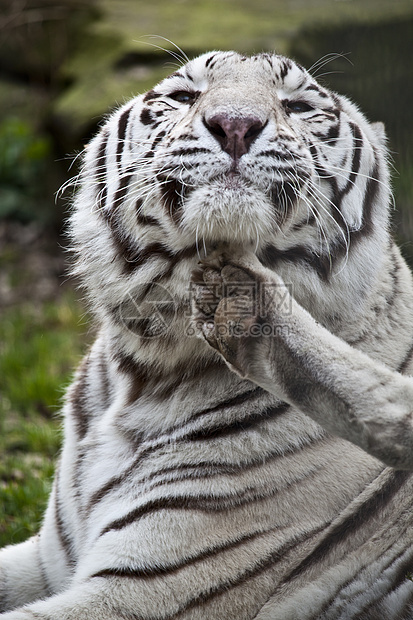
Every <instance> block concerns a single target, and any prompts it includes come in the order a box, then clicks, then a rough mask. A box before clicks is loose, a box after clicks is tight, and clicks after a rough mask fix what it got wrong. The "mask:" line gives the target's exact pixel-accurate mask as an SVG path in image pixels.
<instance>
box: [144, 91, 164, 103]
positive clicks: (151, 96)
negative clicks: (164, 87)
mask: <svg viewBox="0 0 413 620" xmlns="http://www.w3.org/2000/svg"><path fill="white" fill-rule="evenodd" d="M159 97H162V93H156V92H155V91H154V90H149V91H148V92H147V93H146V95H145V96H144V98H143V100H144V101H152V100H153V99H158V98H159Z"/></svg>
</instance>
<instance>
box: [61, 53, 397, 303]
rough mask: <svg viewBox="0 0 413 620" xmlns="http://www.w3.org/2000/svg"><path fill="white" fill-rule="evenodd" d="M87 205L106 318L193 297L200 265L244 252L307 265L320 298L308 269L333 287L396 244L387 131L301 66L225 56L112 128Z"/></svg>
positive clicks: (94, 155) (83, 250) (90, 167)
mask: <svg viewBox="0 0 413 620" xmlns="http://www.w3.org/2000/svg"><path fill="white" fill-rule="evenodd" d="M75 204H76V209H75V211H74V214H73V217H72V230H73V236H74V239H75V243H76V245H77V248H78V253H79V256H80V259H79V261H78V264H77V273H79V274H80V275H81V276H82V277H83V278H84V280H86V285H87V288H88V290H89V292H90V294H91V296H92V297H94V298H95V299H97V298H99V300H100V301H99V303H100V306H105V305H110V306H111V307H117V306H119V304H121V303H122V300H124V298H125V291H128V290H129V288H130V286H131V282H133V283H134V286H136V285H137V284H139V282H144V283H148V282H154V281H156V282H163V283H164V282H169V280H170V279H171V278H173V277H175V278H176V282H177V283H176V284H174V285H173V289H174V290H173V292H174V294H175V293H177V294H178V295H181V297H182V296H184V292H183V289H182V290H180V289H179V287H180V286H181V288H182V287H183V286H184V284H183V282H185V283H187V281H188V273H190V270H191V269H193V267H194V265H195V264H196V262H197V260H198V258H199V256H200V255H201V254H205V253H207V254H208V253H209V252H210V251H212V250H213V249H214V248H217V247H218V248H219V247H220V246H226V247H228V246H231V245H234V246H237V247H240V246H241V247H243V246H245V247H247V246H248V247H249V248H253V250H254V251H255V252H256V253H257V255H258V257H259V258H260V259H261V260H262V262H263V263H264V264H266V265H267V266H270V267H273V266H275V263H277V261H278V264H281V265H284V264H294V265H295V266H297V265H303V264H304V267H305V269H304V270H302V271H303V273H304V276H303V277H302V281H303V286H307V288H308V275H307V273H306V272H305V270H306V269H307V270H308V269H310V270H311V269H313V270H314V269H315V271H316V272H317V274H316V275H318V276H319V277H320V278H323V277H324V278H325V277H327V276H328V274H329V273H330V271H331V270H332V269H334V267H335V265H336V264H341V263H342V262H343V260H344V259H347V258H348V254H349V247H351V246H352V245H354V246H356V245H358V246H359V247H362V244H358V243H356V242H358V241H359V240H360V239H361V238H363V239H365V240H367V239H370V240H373V241H372V243H373V245H374V243H384V239H385V235H382V236H381V231H385V230H387V227H388V223H387V221H388V204H389V175H388V167H387V163H386V145H385V138H384V134H383V129H382V126H381V125H380V124H374V123H373V124H370V123H369V122H368V121H367V120H366V118H365V117H364V116H363V115H362V113H361V112H360V111H359V110H358V108H357V107H356V106H355V105H354V104H353V103H351V102H350V101H349V100H348V99H347V98H345V97H343V96H339V95H337V94H336V93H333V92H331V91H330V90H328V89H327V88H325V87H324V86H321V85H319V84H318V83H317V82H316V81H315V79H314V78H313V77H312V76H311V75H310V74H309V73H308V72H307V71H306V70H305V69H304V68H303V67H301V66H300V65H299V64H297V63H295V62H293V61H292V60H290V59H288V58H285V57H283V56H279V55H275V54H274V55H272V54H259V55H257V56H253V57H245V56H242V55H239V54H237V53H235V52H212V53H208V54H204V55H202V56H200V57H198V58H196V59H194V60H193V61H191V62H189V63H188V64H186V65H185V66H182V67H181V68H180V69H179V70H178V71H176V72H175V73H173V74H172V75H171V76H169V77H168V78H166V79H164V80H163V81H162V82H161V83H160V84H158V85H157V86H155V87H154V88H153V89H152V90H150V91H149V92H147V93H146V94H144V95H141V96H138V97H136V98H134V99H133V100H132V101H129V102H128V103H126V104H125V105H124V106H122V107H121V108H120V109H119V110H117V111H115V112H114V113H113V114H112V115H111V116H110V117H109V118H108V120H107V121H106V122H105V123H104V125H103V126H102V128H101V130H100V132H99V134H98V135H97V136H96V137H95V138H94V139H93V140H92V142H91V143H90V145H89V146H88V147H87V149H86V154H85V158H84V167H83V172H82V174H81V190H80V192H78V195H77V198H76V203H75ZM380 239H381V241H380ZM366 243H367V241H366ZM367 255H368V256H370V257H371V256H373V255H374V251H372V249H371V247H370V248H369V251H368V252H366V253H365V256H364V255H360V256H358V257H357V258H356V259H355V260H354V264H356V263H357V264H358V265H359V267H358V269H359V271H360V282H361V280H362V278H364V277H365V275H366V270H367V269H368V268H369V269H370V270H374V269H375V265H374V261H372V260H371V258H370V259H367V258H365V257H367ZM368 260H369V261H370V263H369V264H370V267H367V262H368ZM185 261H186V263H185ZM183 263H185V264H187V268H186V270H185V269H184V268H183V266H182V265H183ZM277 269H278V266H277ZM340 269H342V267H340ZM298 272H299V270H297V273H298ZM281 275H283V276H284V274H283V273H282V274H281ZM294 277H297V278H298V277H299V276H298V275H294ZM179 279H180V280H179ZM352 279H353V280H354V282H355V285H354V286H355V288H356V287H358V288H360V286H361V284H360V286H359V284H358V283H357V277H356V276H354V273H353V275H352ZM178 281H180V282H181V284H178ZM346 286H347V285H346ZM146 290H147V289H145V287H143V288H142V291H143V292H142V295H144V292H145V291H146ZM303 296H304V295H303ZM335 303H336V302H335Z"/></svg>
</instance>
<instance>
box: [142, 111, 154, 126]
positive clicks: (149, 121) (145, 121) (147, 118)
mask: <svg viewBox="0 0 413 620" xmlns="http://www.w3.org/2000/svg"><path fill="white" fill-rule="evenodd" d="M139 118H140V121H141V123H142V125H153V123H154V122H155V121H154V119H153V118H152V114H151V111H150V110H148V108H144V109H143V110H142V112H141V115H140V117H139Z"/></svg>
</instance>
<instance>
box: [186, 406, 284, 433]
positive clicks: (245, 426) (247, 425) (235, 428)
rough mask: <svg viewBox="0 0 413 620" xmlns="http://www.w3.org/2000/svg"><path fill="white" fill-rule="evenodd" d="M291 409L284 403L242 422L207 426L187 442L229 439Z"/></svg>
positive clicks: (252, 415)
mask: <svg viewBox="0 0 413 620" xmlns="http://www.w3.org/2000/svg"><path fill="white" fill-rule="evenodd" d="M289 408H290V406H289V405H287V404H286V403H282V404H281V405H279V406H278V407H267V408H266V409H264V411H258V412H256V413H253V414H251V415H249V416H248V417H245V418H243V419H242V420H236V421H234V422H231V423H230V424H216V425H214V426H209V427H208V426H207V427H204V428H201V429H199V430H196V431H193V432H192V433H189V434H188V435H186V440H187V441H205V440H206V441H209V440H211V439H222V438H223V437H229V436H231V435H235V434H238V433H243V432H244V431H248V430H250V429H251V428H254V427H255V426H258V425H260V424H261V423H262V422H267V421H268V420H273V419H274V418H276V417H278V416H280V415H281V414H283V413H285V412H286V411H287V410H288V409H289Z"/></svg>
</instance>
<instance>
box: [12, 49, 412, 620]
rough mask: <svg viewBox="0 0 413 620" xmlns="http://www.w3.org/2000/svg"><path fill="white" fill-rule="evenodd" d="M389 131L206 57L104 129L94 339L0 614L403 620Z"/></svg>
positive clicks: (101, 619) (405, 416) (285, 63)
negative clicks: (36, 519) (44, 500)
mask: <svg viewBox="0 0 413 620" xmlns="http://www.w3.org/2000/svg"><path fill="white" fill-rule="evenodd" d="M387 159H388V151H387V145H386V138H385V135H384V129H383V126H382V125H381V124H380V123H370V122H368V121H367V119H366V118H365V116H364V115H363V114H362V113H361V112H360V111H359V110H358V108H357V107H356V106H355V105H354V104H353V103H351V102H350V101H349V100H348V99H347V98H345V97H343V96H341V95H338V94H336V93H334V92H331V91H330V90H328V89H327V88H326V87H325V86H323V85H320V84H318V83H317V82H316V80H315V79H314V78H313V77H312V76H311V75H310V74H309V73H308V72H307V71H306V70H305V69H304V68H303V67H301V66H300V65H298V64H297V63H295V62H294V61H292V60H290V59H288V58H285V57H283V56H279V55H275V54H259V55H257V56H252V57H245V56H241V55H239V54H237V53H235V52H211V53H208V54H204V55H202V56H200V57H198V58H195V59H194V60H192V61H191V62H188V64H186V65H184V66H182V67H181V68H180V69H179V70H178V71H176V72H175V73H174V74H172V75H171V76H170V77H169V78H167V79H165V80H163V81H162V82H161V83H160V84H158V85H157V86H155V87H154V88H153V89H152V90H150V91H149V92H148V93H146V94H144V95H141V96H138V97H136V98H134V99H132V100H131V101H129V102H128V103H126V104H125V105H124V106H122V107H121V108H119V109H118V110H116V111H115V112H114V113H113V114H112V115H111V116H110V117H109V118H108V119H107V120H106V121H105V122H104V124H103V125H102V127H101V129H100V131H99V132H98V134H97V136H96V137H95V138H94V139H93V140H92V141H91V143H90V144H89V145H88V147H87V148H86V149H85V153H84V157H83V166H82V171H81V173H80V175H79V179H78V183H79V185H80V189H79V191H78V192H77V194H76V196H75V198H74V202H73V211H72V215H71V219H70V235H71V238H72V245H73V249H74V252H75V261H74V267H73V273H74V274H75V275H76V276H78V277H79V278H81V281H82V282H83V285H84V288H85V291H86V294H87V297H88V299H89V303H90V307H91V310H92V312H93V313H94V315H95V318H96V324H97V338H96V341H95V343H94V344H93V346H92V347H91V348H90V350H89V352H88V353H87V355H86V356H85V358H84V360H83V362H82V363H81V365H80V367H79V369H78V370H77V372H76V375H75V377H74V381H73V383H72V385H71V386H70V388H69V390H68V392H67V395H66V399H65V404H64V407H63V414H64V443H63V448H62V452H61V456H60V459H59V462H58V464H57V467H56V475H55V480H54V484H53V490H52V492H51V495H50V499H49V504H48V507H47V510H46V513H45V516H44V520H43V524H42V527H41V529H40V532H39V534H38V535H37V536H35V537H33V538H31V539H29V540H28V541H26V542H25V543H22V544H19V545H11V546H9V547H6V548H5V549H4V550H2V551H1V552H0V611H1V612H2V613H0V618H1V620H26V619H28V618H36V619H38V620H69V619H70V620H71V619H73V620H74V619H76V620H109V619H110V620H114V619H119V620H121V619H122V620H124V619H125V618H128V620H150V619H151V620H172V619H174V620H175V619H176V620H177V619H182V620H184V619H185V620H189V619H191V620H206V619H208V620H211V619H214V620H221V619H223V618H225V620H252V619H255V620H316V619H317V620H333V619H334V620H337V619H339V618H340V619H341V620H352V619H353V620H356V619H357V620H378V619H382V618H383V619H384V618H385V619H386V620H387V619H395V620H396V619H397V620H410V619H411V618H412V617H413V583H412V581H411V579H410V578H409V575H410V574H411V571H412V570H413V547H412V544H411V537H412V524H413V516H412V514H413V512H412V507H413V494H412V487H413V479H412V475H411V471H412V469H413V449H412V448H413V380H412V378H411V374H412V372H413V287H412V278H411V274H410V271H409V269H408V268H407V266H406V264H405V262H404V260H403V258H402V257H401V254H400V252H399V250H398V248H397V246H396V245H395V244H394V241H393V239H392V237H391V234H390V224H389V204H390V200H391V191H390V177H389V168H388V164H387Z"/></svg>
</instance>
